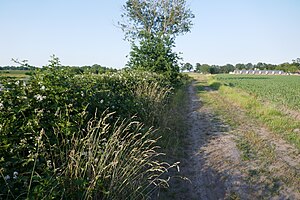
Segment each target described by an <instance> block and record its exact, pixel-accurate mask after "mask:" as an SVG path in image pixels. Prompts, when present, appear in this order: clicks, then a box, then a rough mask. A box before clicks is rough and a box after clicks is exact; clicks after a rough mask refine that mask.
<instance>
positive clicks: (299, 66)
mask: <svg viewBox="0 0 300 200" xmlns="http://www.w3.org/2000/svg"><path fill="white" fill-rule="evenodd" d="M298 60H300V59H297V60H293V62H292V63H282V64H279V65H274V64H267V63H262V62H259V63H257V64H252V63H247V64H243V63H238V64H236V65H235V66H234V65H232V64H226V65H209V64H202V65H201V64H200V63H196V69H195V72H198V73H203V74H208V73H210V74H223V73H229V72H233V71H234V70H243V69H245V70H253V69H259V70H282V71H284V72H289V73H299V72H300V61H299V62H298Z"/></svg>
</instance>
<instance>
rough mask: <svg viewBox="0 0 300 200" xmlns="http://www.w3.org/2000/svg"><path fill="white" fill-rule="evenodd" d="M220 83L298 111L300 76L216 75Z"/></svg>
mask: <svg viewBox="0 0 300 200" xmlns="http://www.w3.org/2000/svg"><path fill="white" fill-rule="evenodd" d="M215 78H216V79H217V81H220V82H222V83H224V84H226V85H229V86H231V87H237V88H241V89H242V90H244V91H246V92H248V93H250V94H252V95H254V96H256V97H257V98H258V99H260V100H267V101H269V102H272V103H275V104H276V105H281V106H282V105H283V106H285V107H288V108H290V109H296V110H300V87H299V86H300V76H257V75H225V74H223V75H217V76H215Z"/></svg>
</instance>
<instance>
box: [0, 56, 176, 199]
mask: <svg viewBox="0 0 300 200" xmlns="http://www.w3.org/2000/svg"><path fill="white" fill-rule="evenodd" d="M168 84H169V83H168V82H167V81H166V80H165V78H164V77H163V76H162V75H157V74H155V73H150V72H139V71H126V70H124V71H118V72H106V73H103V74H88V73H85V74H78V73H75V72H74V70H73V71H72V70H71V69H69V68H65V67H60V66H59V63H58V62H55V60H54V61H53V62H51V64H50V65H49V66H47V67H45V68H44V69H37V70H36V71H35V72H34V73H33V75H32V77H31V78H30V80H28V81H21V80H15V79H3V80H1V87H2V89H1V90H0V110H1V112H0V155H1V156H0V172H1V176H2V178H0V198H15V199H16V198H26V197H31V196H35V197H37V198H38V197H45V198H74V199H78V198H90V197H94V198H98V199H105V198H112V197H113V198H118V195H121V193H123V194H127V195H128V197H130V196H133V197H139V198H142V197H143V196H142V195H144V194H145V193H146V191H147V190H146V188H148V187H149V186H151V185H153V184H162V183H165V182H164V181H163V180H160V179H159V176H160V174H161V173H163V172H164V171H166V169H167V168H168V167H169V165H168V164H162V163H160V162H157V161H156V157H157V156H159V155H160V154H159V153H157V152H156V149H155V147H154V146H155V141H156V140H155V138H154V136H153V132H154V131H153V130H152V129H151V128H150V127H151V126H153V125H156V124H157V122H158V121H159V120H160V118H159V117H160V116H161V115H160V113H161V112H163V108H164V106H165V105H166V103H167V101H168V96H169V94H170V91H171V88H170V87H168V86H167V85H168ZM132 116H135V118H132ZM138 121H140V122H143V124H145V125H142V124H141V123H140V122H138Z"/></svg>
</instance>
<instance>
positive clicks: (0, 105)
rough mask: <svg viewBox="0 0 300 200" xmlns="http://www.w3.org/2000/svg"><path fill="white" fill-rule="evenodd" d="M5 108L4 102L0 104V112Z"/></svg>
mask: <svg viewBox="0 0 300 200" xmlns="http://www.w3.org/2000/svg"><path fill="white" fill-rule="evenodd" d="M3 108H4V105H3V103H2V102H0V110H2V109H3Z"/></svg>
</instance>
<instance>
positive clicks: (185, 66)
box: [181, 63, 194, 72]
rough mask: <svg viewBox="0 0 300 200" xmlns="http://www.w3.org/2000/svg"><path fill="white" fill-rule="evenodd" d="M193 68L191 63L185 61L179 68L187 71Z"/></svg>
mask: <svg viewBox="0 0 300 200" xmlns="http://www.w3.org/2000/svg"><path fill="white" fill-rule="evenodd" d="M193 68H194V67H193V65H192V64H191V63H185V64H184V65H183V66H182V68H181V70H182V71H185V70H187V71H189V72H190V71H191V70H192V69H193Z"/></svg>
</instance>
